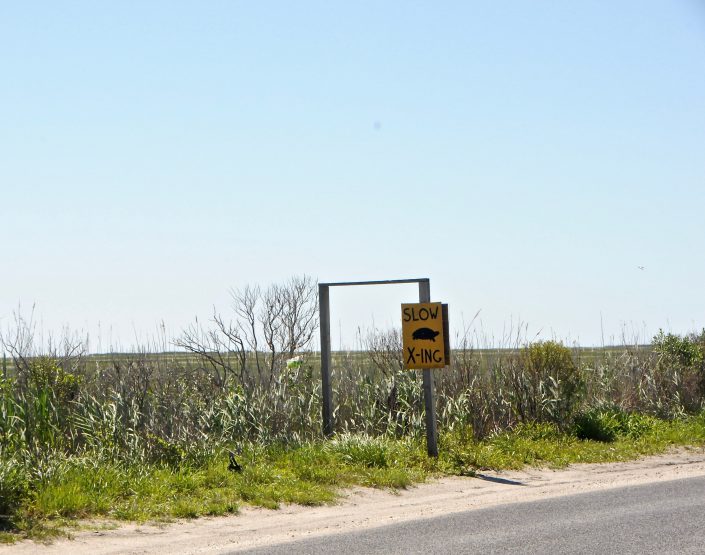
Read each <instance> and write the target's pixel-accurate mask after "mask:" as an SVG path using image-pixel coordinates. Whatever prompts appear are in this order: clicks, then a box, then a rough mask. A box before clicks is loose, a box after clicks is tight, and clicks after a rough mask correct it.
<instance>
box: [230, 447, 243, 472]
mask: <svg viewBox="0 0 705 555" xmlns="http://www.w3.org/2000/svg"><path fill="white" fill-rule="evenodd" d="M228 455H229V457H230V462H229V463H228V470H229V471H230V472H242V466H240V463H239V462H237V459H235V453H233V452H232V451H228Z"/></svg>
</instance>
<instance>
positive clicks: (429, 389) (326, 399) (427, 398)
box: [318, 278, 438, 457]
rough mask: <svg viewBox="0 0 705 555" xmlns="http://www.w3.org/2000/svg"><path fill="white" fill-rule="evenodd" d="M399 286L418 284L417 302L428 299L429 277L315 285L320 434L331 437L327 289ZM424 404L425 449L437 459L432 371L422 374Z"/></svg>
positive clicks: (328, 290)
mask: <svg viewBox="0 0 705 555" xmlns="http://www.w3.org/2000/svg"><path fill="white" fill-rule="evenodd" d="M402 283H418V284H419V302H422V303H428V302H430V300H431V282H430V280H429V279H428V278H417V279H392V280H382V281H349V282H337V283H319V284H318V303H319V310H320V329H321V391H322V396H323V408H322V416H323V434H324V435H325V436H326V437H329V436H331V435H333V431H334V426H333V388H332V385H331V347H330V346H331V342H330V294H329V293H330V288H331V287H341V286H351V285H396V284H402ZM423 391H424V404H425V407H426V448H427V451H428V454H429V455H430V456H433V457H437V456H438V442H437V430H436V401H435V398H434V387H433V374H431V370H428V369H426V370H424V371H423Z"/></svg>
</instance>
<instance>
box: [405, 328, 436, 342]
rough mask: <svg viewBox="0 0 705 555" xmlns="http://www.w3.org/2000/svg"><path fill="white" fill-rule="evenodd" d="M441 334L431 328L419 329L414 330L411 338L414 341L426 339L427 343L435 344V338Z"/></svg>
mask: <svg viewBox="0 0 705 555" xmlns="http://www.w3.org/2000/svg"><path fill="white" fill-rule="evenodd" d="M439 333H441V332H439V331H433V330H432V329H431V328H419V329H417V330H414V333H412V334H411V337H413V338H414V339H428V340H429V341H433V342H434V343H435V341H436V336H437V335H438V334H439Z"/></svg>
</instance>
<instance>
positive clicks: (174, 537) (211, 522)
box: [0, 449, 705, 555]
mask: <svg viewBox="0 0 705 555" xmlns="http://www.w3.org/2000/svg"><path fill="white" fill-rule="evenodd" d="M694 476H705V450H702V449H697V450H694V449H679V450H676V451H673V452H671V453H669V454H667V455H660V456H656V457H647V458H644V459H640V460H638V461H633V462H627V463H615V464H578V465H573V466H571V467H569V468H567V469H564V470H546V469H528V470H522V471H512V472H501V473H498V472H484V473H481V474H479V475H478V477H475V478H443V479H440V480H434V481H430V482H428V483H425V484H421V485H418V486H415V487H412V488H409V489H407V490H403V491H401V492H398V493H394V492H389V491H384V490H374V489H365V488H355V489H352V490H349V491H346V492H345V494H344V497H343V498H342V499H341V500H340V502H339V503H338V504H337V505H334V506H325V507H300V506H283V507H282V508H281V509H279V510H277V511H271V510H266V509H256V508H244V509H243V510H242V511H241V513H240V514H239V515H236V516H227V517H216V518H202V519H198V520H188V521H179V522H175V523H172V524H168V525H162V526H152V525H119V526H118V527H117V528H115V529H113V530H100V531H82V532H77V533H75V534H74V537H73V539H71V540H64V539H62V540H57V541H55V542H54V543H53V544H51V545H46V546H45V545H41V544H37V543H34V542H31V541H25V542H21V543H18V544H15V545H11V546H0V555H6V554H13V555H15V554H17V555H19V554H28V553H32V554H41V555H54V554H62V555H63V554H70V555H108V554H110V555H113V554H114V555H118V554H120V555H125V554H143V553H155V554H168V555H181V554H221V553H231V552H233V551H236V550H238V549H246V548H251V547H258V546H266V545H273V544H276V543H282V542H286V541H291V540H293V539H297V538H308V537H314V536H322V535H327V534H337V533H341V532H348V531H352V530H356V529H360V528H372V527H378V526H384V525H387V524H391V523H396V522H403V521H408V520H414V519H419V518H430V517H433V516H436V515H440V514H447V513H454V512H459V511H467V510H472V509H481V508H484V507H491V506H495V505H502V504H506V503H517V502H522V501H534V500H538V499H546V498H549V497H557V496H561V495H571V494H575V493H583V492H589V491H597V490H604V489H610V488H618V487H622V486H629V485H638V484H645V483H649V482H662V481H667V480H676V479H679V478H688V477H694Z"/></svg>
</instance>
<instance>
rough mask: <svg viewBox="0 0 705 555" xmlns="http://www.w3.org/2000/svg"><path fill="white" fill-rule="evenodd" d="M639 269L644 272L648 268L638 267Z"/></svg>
mask: <svg viewBox="0 0 705 555" xmlns="http://www.w3.org/2000/svg"><path fill="white" fill-rule="evenodd" d="M637 268H639V269H640V270H641V271H642V272H643V271H644V270H646V267H644V266H637Z"/></svg>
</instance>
